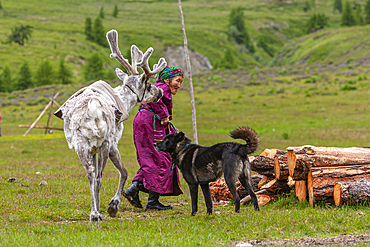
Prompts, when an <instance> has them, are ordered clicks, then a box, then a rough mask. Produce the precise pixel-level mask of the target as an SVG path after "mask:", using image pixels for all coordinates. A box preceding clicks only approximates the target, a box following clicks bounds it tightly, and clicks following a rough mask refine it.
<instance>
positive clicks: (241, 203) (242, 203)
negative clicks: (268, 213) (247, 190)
mask: <svg viewBox="0 0 370 247" xmlns="http://www.w3.org/2000/svg"><path fill="white" fill-rule="evenodd" d="M263 193H267V190H259V191H257V192H255V194H256V195H259V194H263ZM250 200H252V198H251V196H250V195H247V196H246V197H244V198H243V199H241V200H240V205H244V204H246V203H247V202H249V201H250Z"/></svg>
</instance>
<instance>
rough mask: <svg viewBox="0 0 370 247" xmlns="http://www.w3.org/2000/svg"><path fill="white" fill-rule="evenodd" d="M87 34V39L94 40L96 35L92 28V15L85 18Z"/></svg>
mask: <svg viewBox="0 0 370 247" xmlns="http://www.w3.org/2000/svg"><path fill="white" fill-rule="evenodd" d="M85 35H86V39H87V40H90V41H93V40H94V35H93V30H92V21H91V18H90V17H86V19H85Z"/></svg>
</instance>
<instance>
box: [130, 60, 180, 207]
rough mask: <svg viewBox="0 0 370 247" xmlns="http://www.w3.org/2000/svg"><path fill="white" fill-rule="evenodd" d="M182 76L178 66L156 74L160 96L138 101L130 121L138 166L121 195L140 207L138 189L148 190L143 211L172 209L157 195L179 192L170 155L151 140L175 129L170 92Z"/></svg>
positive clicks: (171, 194) (159, 139) (174, 194)
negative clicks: (149, 101)
mask: <svg viewBox="0 0 370 247" xmlns="http://www.w3.org/2000/svg"><path fill="white" fill-rule="evenodd" d="M183 79H184V76H183V73H182V71H181V70H180V69H179V68H176V67H169V66H167V67H166V68H164V69H163V70H162V71H161V72H160V73H159V74H158V77H157V80H156V82H157V83H156V84H155V86H157V87H160V88H162V89H163V97H162V98H161V99H160V101H158V102H157V103H147V104H141V105H140V106H139V112H138V113H137V114H136V116H135V118H134V122H133V128H134V143H135V147H136V155H137V161H138V163H139V165H140V169H139V170H138V171H137V173H136V176H135V177H134V178H133V181H132V185H131V186H130V187H129V188H128V189H127V190H124V191H123V195H124V196H125V197H126V198H127V199H128V201H129V202H130V203H131V204H132V205H133V206H135V207H138V208H142V207H143V206H142V205H141V203H140V199H139V191H140V190H141V191H144V192H148V193H149V197H148V203H147V205H146V207H145V210H149V209H157V210H165V209H172V206H171V205H163V204H162V203H160V202H159V201H158V199H159V196H160V195H161V196H177V195H180V194H182V193H183V192H182V190H181V187H180V180H179V172H178V170H177V167H175V168H174V169H171V163H172V160H171V156H170V155H169V154H168V153H166V152H162V151H157V150H156V149H155V148H154V145H153V144H154V143H155V142H159V141H162V140H163V138H164V137H165V136H166V135H167V134H169V133H172V132H175V131H177V130H176V129H175V128H174V126H173V125H172V123H171V122H170V120H172V95H175V94H176V93H177V90H178V89H179V88H181V84H182V81H183Z"/></svg>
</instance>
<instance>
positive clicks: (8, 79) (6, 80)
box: [1, 64, 13, 92]
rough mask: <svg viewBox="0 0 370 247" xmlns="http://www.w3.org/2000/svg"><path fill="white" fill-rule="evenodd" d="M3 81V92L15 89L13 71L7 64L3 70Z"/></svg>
mask: <svg viewBox="0 0 370 247" xmlns="http://www.w3.org/2000/svg"><path fill="white" fill-rule="evenodd" d="M1 81H2V86H3V88H2V90H3V92H11V91H12V89H13V79H12V73H11V71H10V68H9V66H8V65H7V64H6V65H5V66H4V68H3V72H2V73H1Z"/></svg>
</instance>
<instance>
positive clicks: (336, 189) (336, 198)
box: [333, 183, 342, 207]
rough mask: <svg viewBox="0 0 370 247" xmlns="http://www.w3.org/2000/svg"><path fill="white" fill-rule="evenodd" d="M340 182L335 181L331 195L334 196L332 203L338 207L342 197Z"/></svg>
mask: <svg viewBox="0 0 370 247" xmlns="http://www.w3.org/2000/svg"><path fill="white" fill-rule="evenodd" d="M341 187H342V186H341V184H340V183H336V184H335V185H334V191H333V197H334V203H335V206H337V207H339V206H340V204H341V198H342V195H341V194H342V188H341Z"/></svg>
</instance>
